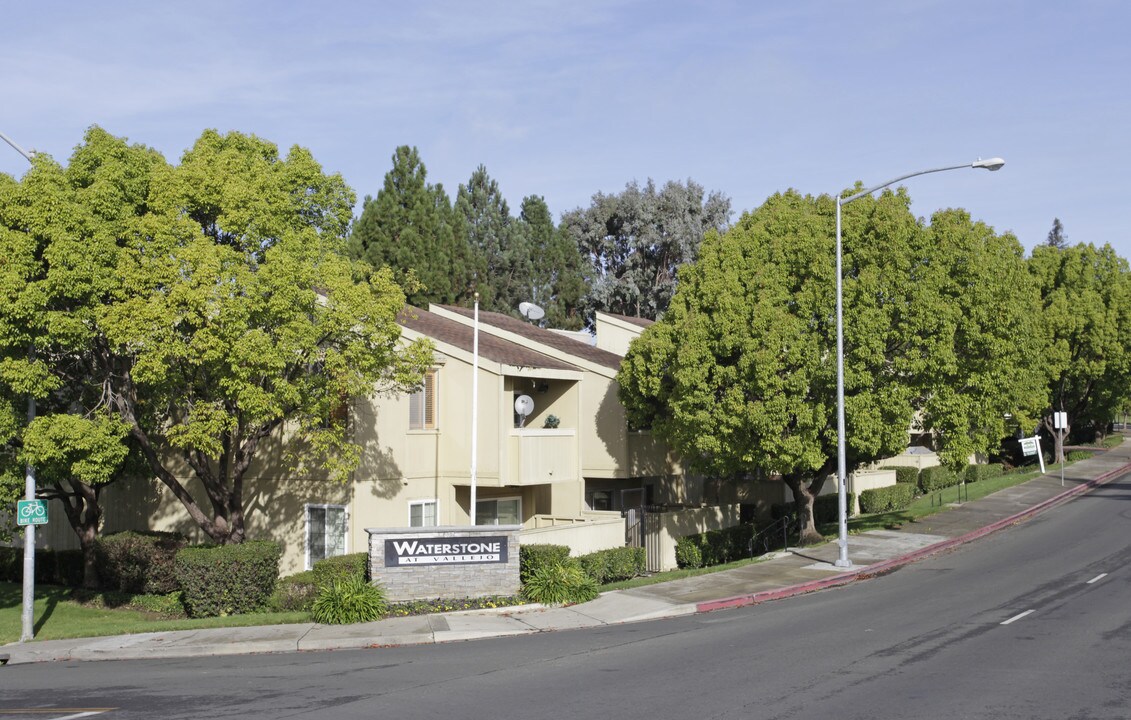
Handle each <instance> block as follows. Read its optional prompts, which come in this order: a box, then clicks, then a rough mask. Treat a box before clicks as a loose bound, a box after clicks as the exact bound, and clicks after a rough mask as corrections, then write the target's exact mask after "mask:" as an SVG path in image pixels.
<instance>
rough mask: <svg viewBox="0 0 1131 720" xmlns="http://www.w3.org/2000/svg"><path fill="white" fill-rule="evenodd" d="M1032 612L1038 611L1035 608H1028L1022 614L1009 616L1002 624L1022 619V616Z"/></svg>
mask: <svg viewBox="0 0 1131 720" xmlns="http://www.w3.org/2000/svg"><path fill="white" fill-rule="evenodd" d="M1032 612H1036V611H1035V610H1026V611H1025V612H1023V613H1021V614H1020V615H1014V616H1013V617H1011V618H1009V619H1008V620H1006V621H1005V622H1003V623H1001V624H1002V625H1008V624H1009V623H1011V622H1015V621H1017V620H1020V619H1021V618H1023V617H1025V616H1026V615H1028V614H1029V613H1032Z"/></svg>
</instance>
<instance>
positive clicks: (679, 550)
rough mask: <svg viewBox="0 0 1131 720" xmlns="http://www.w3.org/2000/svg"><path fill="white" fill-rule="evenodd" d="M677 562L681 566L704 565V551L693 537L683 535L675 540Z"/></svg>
mask: <svg viewBox="0 0 1131 720" xmlns="http://www.w3.org/2000/svg"><path fill="white" fill-rule="evenodd" d="M675 564H676V565H678V566H679V567H681V568H700V567H703V553H702V552H701V551H700V550H699V546H698V545H697V544H696V542H695V540H694V539H693V538H690V537H683V538H680V539H679V540H676V541H675Z"/></svg>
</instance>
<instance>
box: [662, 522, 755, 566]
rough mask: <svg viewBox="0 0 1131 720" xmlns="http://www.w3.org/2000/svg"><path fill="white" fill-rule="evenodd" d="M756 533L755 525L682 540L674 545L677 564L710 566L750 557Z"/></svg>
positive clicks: (710, 531)
mask: <svg viewBox="0 0 1131 720" xmlns="http://www.w3.org/2000/svg"><path fill="white" fill-rule="evenodd" d="M754 533H755V527H754V526H753V525H735V526H733V527H729V528H723V529H722V530H709V531H707V532H705V533H698V534H696V535H688V536H686V537H682V538H680V539H679V540H677V541H676V545H675V561H676V564H677V565H679V566H680V567H710V566H712V565H722V564H724V563H728V562H731V561H733V560H738V559H739V558H744V557H749V556H750V541H751V540H752V539H753V538H754Z"/></svg>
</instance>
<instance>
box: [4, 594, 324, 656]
mask: <svg viewBox="0 0 1131 720" xmlns="http://www.w3.org/2000/svg"><path fill="white" fill-rule="evenodd" d="M22 609H23V590H22V587H21V586H20V585H19V584H17V583H7V582H0V644H3V643H10V642H15V641H17V640H19V639H20V629H21V627H22V620H21V615H22ZM302 622H310V614H309V613H305V612H287V613H256V614H253V615H232V616H229V617H217V618H196V619H188V618H172V619H170V618H165V617H161V616H159V615H156V614H154V613H148V612H144V611H142V610H134V609H129V608H107V607H99V606H97V605H95V604H86V603H79V602H76V601H75V600H73V599H71V589H70V588H63V587H57V586H54V585H44V586H37V587H36V588H35V639H36V640H59V639H62V638H76V637H99V636H102V635H125V634H128V633H142V632H159V631H163V630H195V629H198V628H214V627H241V626H247V625H284V624H287V623H302Z"/></svg>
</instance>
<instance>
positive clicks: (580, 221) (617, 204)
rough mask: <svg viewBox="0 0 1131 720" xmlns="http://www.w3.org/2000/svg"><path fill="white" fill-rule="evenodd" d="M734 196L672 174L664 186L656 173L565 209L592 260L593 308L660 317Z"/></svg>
mask: <svg viewBox="0 0 1131 720" xmlns="http://www.w3.org/2000/svg"><path fill="white" fill-rule="evenodd" d="M730 214H731V210H730V200H729V199H728V198H726V197H725V196H724V195H722V194H720V193H717V192H714V193H711V194H710V195H708V196H706V198H704V191H703V188H702V187H701V186H700V185H698V184H696V183H695V182H693V181H691V180H688V181H687V183H686V184H683V183H678V182H668V183H667V184H666V185H664V187H663V189H662V190H660V191H657V190H656V186H655V185H654V184H653V182H652V181H651V180H649V181H648V183H647V184H646V185H645V186H644V187H643V188H640V187H639V186H638V185H637V184H636V183H635V182H630V183H628V184H627V185H626V186H625V189H624V192H622V193H620V194H619V195H604V194H602V193H597V194H596V195H594V196H593V201H592V204H591V205H590V206H589V208H588V209H585V210H582V209H581V208H578V209H576V210H572V211H570V212H568V213H566V214H565V215H564V216H563V217H562V221H561V227H562V228H563V230H564V231H565V232H566V233H567V235H568V236H569V237H570V238H572V239H573V241H574V243H575V244H576V245H577V247H578V248H579V249H580V251H581V254H582V256H583V257H584V258H585V260H586V261H587V262H586V264H587V268H586V275H587V277H586V280H587V282H588V284H589V291H588V293H587V294H586V296H585V298H584V299H583V301H582V303H583V307H584V309H585V312H586V314H587V315H588V316H590V318H591V316H592V314H593V312H594V311H596V310H603V311H607V312H613V313H619V314H622V315H629V316H633V317H642V318H648V319H656V318H657V317H659V316H660V315H661V314H662V313H663V312H664V310H665V309H667V307H668V303H669V302H671V298H672V295H673V293H674V292H675V287H676V271H677V269H678V268H679V267H680V266H682V265H684V264H686V263H689V262H693V261H694V260H695V259H696V257H697V255H698V251H699V245H700V243H701V242H702V241H703V236H704V235H705V234H706V233H707V232H708V231H711V230H715V231H722V230H724V229H725V228H726V226H727V223H728V222H729V220H730Z"/></svg>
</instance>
